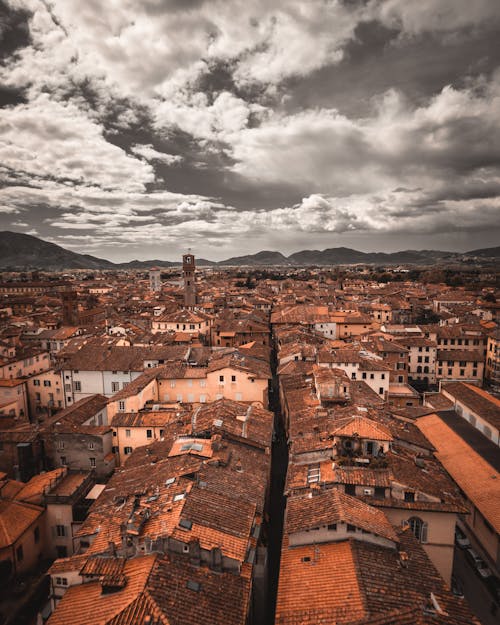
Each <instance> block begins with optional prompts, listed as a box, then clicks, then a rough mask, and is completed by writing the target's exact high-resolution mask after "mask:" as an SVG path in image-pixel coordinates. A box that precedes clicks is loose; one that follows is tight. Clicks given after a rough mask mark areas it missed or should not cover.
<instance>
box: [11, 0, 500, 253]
mask: <svg viewBox="0 0 500 625" xmlns="http://www.w3.org/2000/svg"><path fill="white" fill-rule="evenodd" d="M499 38H500V2H499V1H498V0H418V2H414V1H408V0H302V1H297V0H281V1H277V0H108V1H103V0H85V1H82V0H0V41H1V49H0V104H1V108H0V229H1V230H7V229H8V230H15V231H18V232H27V233H30V234H34V235H36V236H40V237H41V238H44V239H46V240H50V241H53V242H55V243H58V244H60V245H62V246H63V247H66V248H68V249H72V250H74V251H78V252H87V253H90V254H94V255H96V256H101V257H104V258H109V259H111V260H130V259H132V258H139V259H151V258H160V259H176V258H178V256H179V254H180V253H182V252H183V251H184V250H185V249H187V248H189V247H190V248H192V250H193V251H194V253H195V254H196V255H198V256H201V257H205V258H210V259H213V260H220V259H223V258H228V257H229V256H233V255H241V254H247V253H254V252H257V251H259V250H263V249H273V250H280V251H281V252H283V253H285V254H287V253H292V252H295V251H298V250H301V249H324V248H326V247H338V246H346V247H354V248H356V249H361V250H364V251H371V250H374V251H394V250H399V249H410V248H413V249H415V248H417V249H423V248H426V249H431V248H432V249H447V250H457V251H466V250H470V249H475V248H478V247H488V246H492V245H498V243H499V241H500V46H499V45H498V41H499Z"/></svg>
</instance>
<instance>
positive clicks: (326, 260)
mask: <svg viewBox="0 0 500 625" xmlns="http://www.w3.org/2000/svg"><path fill="white" fill-rule="evenodd" d="M179 256H180V253H179ZM464 256H466V257H470V258H481V259H490V258H491V259H498V258H499V257H500V247H492V248H485V249H479V250H472V251H470V252H463V253H460V252H442V251H438V250H420V251H419V250H405V251H401V252H391V253H384V252H359V251H357V250H352V249H350V248H347V247H335V248H330V249H326V250H322V251H320V250H303V251H301V252H296V253H295V254H291V255H290V256H284V255H283V254H281V253H280V252H273V251H268V250H264V251H262V252H258V253H257V254H251V255H247V256H235V257H232V258H228V259H227V260H221V261H219V262H214V261H210V260H205V259H203V258H197V259H196V264H197V265H198V266H252V267H256V266H273V265H274V266H290V267H300V266H307V265H349V264H356V263H364V264H387V265H389V264H394V265H399V264H418V265H428V264H433V263H439V262H456V261H458V260H460V259H462V258H463V257H464ZM180 264H181V261H180V260H179V261H168V260H157V259H155V260H132V261H130V262H127V263H113V262H111V261H109V260H105V259H103V258H97V257H96V256H91V255H89V254H78V253H76V252H71V251H70V250H66V249H64V248H62V247H60V246H59V245H56V244H55V243H49V242H48V241H43V240H42V239H39V238H37V237H34V236H31V235H29V234H23V233H20V232H10V231H4V232H0V269H1V270H4V271H26V270H33V269H39V270H46V271H63V270H65V269H149V268H150V267H154V266H156V267H177V266H179V265H180Z"/></svg>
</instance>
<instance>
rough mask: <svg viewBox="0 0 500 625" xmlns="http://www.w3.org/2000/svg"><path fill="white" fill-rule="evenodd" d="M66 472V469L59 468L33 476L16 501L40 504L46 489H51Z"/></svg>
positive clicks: (18, 494)
mask: <svg viewBox="0 0 500 625" xmlns="http://www.w3.org/2000/svg"><path fill="white" fill-rule="evenodd" d="M66 472H67V469H66V468H60V469H54V470H53V471H47V472H46V473H39V474H38V475H35V476H33V477H32V478H31V479H30V481H29V482H28V483H27V484H26V485H25V486H24V488H22V489H21V490H20V491H19V492H18V493H17V495H16V497H15V498H16V499H17V500H18V501H29V500H33V501H36V503H41V501H42V496H43V494H44V493H45V491H46V489H48V488H50V487H52V486H53V485H54V484H55V483H56V482H57V480H59V479H60V478H61V477H62V476H63V475H64V474H65V473H66Z"/></svg>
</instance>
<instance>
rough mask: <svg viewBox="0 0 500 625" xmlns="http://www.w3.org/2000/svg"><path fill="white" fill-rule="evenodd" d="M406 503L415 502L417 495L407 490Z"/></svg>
mask: <svg viewBox="0 0 500 625" xmlns="http://www.w3.org/2000/svg"><path fill="white" fill-rule="evenodd" d="M405 501H415V493H414V492H413V491H408V490H405Z"/></svg>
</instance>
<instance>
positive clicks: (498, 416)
mask: <svg viewBox="0 0 500 625" xmlns="http://www.w3.org/2000/svg"><path fill="white" fill-rule="evenodd" d="M441 390H442V391H443V392H445V393H449V394H450V395H451V396H452V397H454V398H455V400H456V401H459V402H462V403H463V404H465V405H466V406H467V407H468V408H470V410H472V411H473V412H475V413H476V414H478V415H479V416H480V417H482V418H483V419H485V420H486V421H488V423H491V425H493V426H494V427H496V428H498V429H499V430H500V400H499V399H497V398H496V397H493V395H490V394H489V393H487V392H486V391H484V390H483V389H480V388H478V387H477V386H474V385H473V384H466V383H464V382H443V383H442V386H441Z"/></svg>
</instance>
